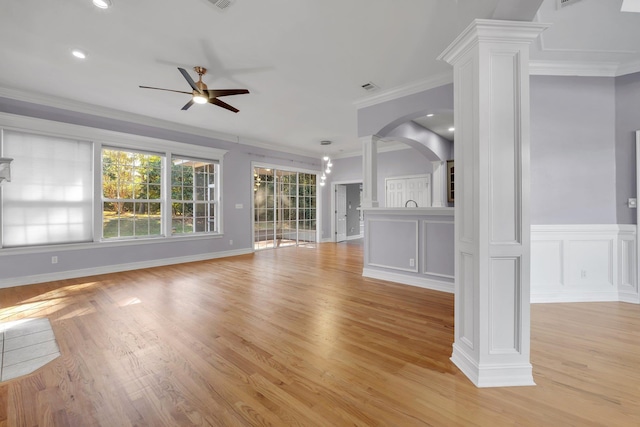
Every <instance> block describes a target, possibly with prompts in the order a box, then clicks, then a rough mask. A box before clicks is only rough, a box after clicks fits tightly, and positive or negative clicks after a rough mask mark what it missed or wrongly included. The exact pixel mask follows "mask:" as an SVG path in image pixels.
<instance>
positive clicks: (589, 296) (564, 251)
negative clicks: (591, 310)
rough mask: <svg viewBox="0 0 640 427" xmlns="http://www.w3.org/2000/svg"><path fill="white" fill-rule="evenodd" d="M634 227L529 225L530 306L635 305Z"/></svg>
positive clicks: (636, 274) (613, 225) (636, 261)
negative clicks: (569, 303)
mask: <svg viewBox="0 0 640 427" xmlns="http://www.w3.org/2000/svg"><path fill="white" fill-rule="evenodd" d="M636 240H637V239H636V225H633V224H553V225H533V226H531V248H532V251H531V263H532V268H531V302H532V303H551V302H586V301H590V302H595V301H624V302H634V303H640V297H639V292H638V281H637V277H638V266H637V264H638V259H637V256H636V252H637V248H638V246H637V244H638V243H637V241H636Z"/></svg>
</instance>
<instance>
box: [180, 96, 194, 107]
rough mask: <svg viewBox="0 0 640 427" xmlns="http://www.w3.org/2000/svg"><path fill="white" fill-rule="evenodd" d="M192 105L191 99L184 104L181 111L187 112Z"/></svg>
mask: <svg viewBox="0 0 640 427" xmlns="http://www.w3.org/2000/svg"><path fill="white" fill-rule="evenodd" d="M192 105H193V98H192V99H190V100H189V102H187V103H186V104H184V107H182V110H188V109H189V108H190V107H191V106H192Z"/></svg>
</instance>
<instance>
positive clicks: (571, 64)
mask: <svg viewBox="0 0 640 427" xmlns="http://www.w3.org/2000/svg"><path fill="white" fill-rule="evenodd" d="M617 70H618V64H617V63H615V62H578V61H531V62H529V74H531V75H534V76H582V77H615V76H616V72H617Z"/></svg>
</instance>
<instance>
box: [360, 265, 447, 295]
mask: <svg viewBox="0 0 640 427" xmlns="http://www.w3.org/2000/svg"><path fill="white" fill-rule="evenodd" d="M362 276H364V277H370V278H372V279H379V280H386V281H388V282H396V283H401V284H403V285H410V286H417V287H419V288H425V289H431V290H434V291H440V292H447V293H450V294H452V293H454V291H455V288H454V284H453V283H449V282H443V281H440V280H433V279H428V278H425V277H417V276H412V275H408V274H402V273H391V272H389V271H380V270H374V269H372V268H364V269H362Z"/></svg>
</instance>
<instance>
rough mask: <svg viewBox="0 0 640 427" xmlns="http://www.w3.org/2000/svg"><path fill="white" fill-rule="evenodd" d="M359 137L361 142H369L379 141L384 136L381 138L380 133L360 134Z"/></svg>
mask: <svg viewBox="0 0 640 427" xmlns="http://www.w3.org/2000/svg"><path fill="white" fill-rule="evenodd" d="M358 139H359V140H360V142H361V143H363V144H368V143H373V142H378V141H380V140H381V139H382V138H380V137H379V136H378V135H367V136H360V137H358Z"/></svg>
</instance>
